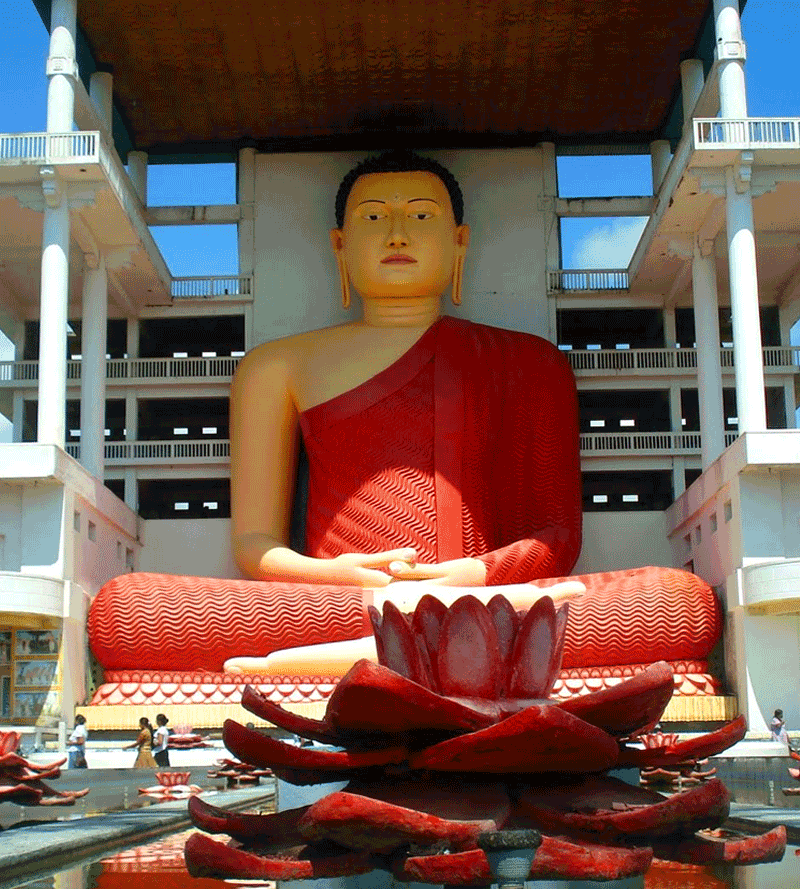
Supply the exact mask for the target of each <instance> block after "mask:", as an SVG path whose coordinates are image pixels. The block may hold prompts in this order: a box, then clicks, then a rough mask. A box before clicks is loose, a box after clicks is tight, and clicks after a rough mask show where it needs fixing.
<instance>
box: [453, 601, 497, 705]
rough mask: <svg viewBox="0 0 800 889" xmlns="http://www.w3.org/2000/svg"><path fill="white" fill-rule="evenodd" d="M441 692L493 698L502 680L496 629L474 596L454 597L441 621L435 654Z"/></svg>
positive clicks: (483, 606) (487, 613) (466, 696)
mask: <svg viewBox="0 0 800 889" xmlns="http://www.w3.org/2000/svg"><path fill="white" fill-rule="evenodd" d="M437 673H438V676H439V688H440V689H441V691H442V694H443V695H455V696H460V697H465V698H488V699H490V700H496V699H497V697H498V695H499V693H500V687H501V682H502V676H503V673H502V662H501V660H500V648H499V646H498V641H497V630H496V629H495V626H494V621H493V620H492V616H491V614H490V613H489V610H488V609H487V608H486V606H485V605H484V604H483V603H482V602H480V601H478V599H476V598H475V596H462V597H461V598H460V599H456V601H455V602H454V603H453V605H451V606H450V608H449V609H448V611H447V614H446V615H445V618H444V620H443V621H442V630H441V635H440V637H439V651H438V655H437Z"/></svg>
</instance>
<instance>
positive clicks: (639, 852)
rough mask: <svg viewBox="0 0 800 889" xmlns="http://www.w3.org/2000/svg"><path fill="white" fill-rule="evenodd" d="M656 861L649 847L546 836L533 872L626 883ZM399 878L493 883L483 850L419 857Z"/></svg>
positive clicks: (403, 866) (403, 864) (400, 869)
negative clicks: (594, 842) (622, 846)
mask: <svg viewBox="0 0 800 889" xmlns="http://www.w3.org/2000/svg"><path fill="white" fill-rule="evenodd" d="M652 860H653V850H652V849H650V848H648V847H647V846H641V847H639V848H634V849H625V848H613V847H610V846H598V845H594V844H592V843H581V844H580V845H578V844H576V843H570V842H569V841H568V840H565V839H564V838H563V837H550V836H543V837H542V844H541V846H539V848H538V849H537V851H536V857H535V858H534V859H533V863H532V864H531V870H530V875H529V876H530V879H534V880H559V879H560V880H596V881H605V880H622V879H624V878H626V877H635V876H638V875H639V874H643V873H644V872H645V871H646V870H647V869H648V868H649V867H650V863H651V861H652ZM395 876H396V877H397V878H398V879H401V880H418V881H419V882H422V883H439V884H441V883H448V884H450V885H451V886H459V885H462V886H464V885H471V884H480V885H488V884H490V883H491V882H492V879H493V877H492V872H491V869H490V867H489V862H488V861H487V859H486V853H485V852H484V851H483V850H482V849H474V850H471V851H468V852H457V853H455V854H451V855H419V856H413V857H410V858H407V859H406V860H405V861H402V860H401V861H399V862H398V864H397V866H396V867H395Z"/></svg>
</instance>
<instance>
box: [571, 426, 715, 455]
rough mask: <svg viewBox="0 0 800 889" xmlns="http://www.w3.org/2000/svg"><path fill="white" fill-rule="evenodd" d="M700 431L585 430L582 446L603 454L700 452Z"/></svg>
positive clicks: (591, 452)
mask: <svg viewBox="0 0 800 889" xmlns="http://www.w3.org/2000/svg"><path fill="white" fill-rule="evenodd" d="M700 443H701V440H700V433H699V432H586V433H581V436H580V449H581V454H583V455H585V456H597V455H601V454H645V455H653V454H664V455H670V454H698V453H700Z"/></svg>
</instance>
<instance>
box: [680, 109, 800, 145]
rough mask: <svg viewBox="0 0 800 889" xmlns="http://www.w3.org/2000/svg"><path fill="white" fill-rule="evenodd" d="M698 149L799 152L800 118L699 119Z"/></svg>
mask: <svg viewBox="0 0 800 889" xmlns="http://www.w3.org/2000/svg"><path fill="white" fill-rule="evenodd" d="M693 125H694V146H695V148H696V149H709V148H712V149H715V148H730V149H735V150H740V151H754V150H756V149H759V148H800V118H797V117H746V118H738V119H735V118H729V119H722V118H719V117H698V118H695V120H694V121H693Z"/></svg>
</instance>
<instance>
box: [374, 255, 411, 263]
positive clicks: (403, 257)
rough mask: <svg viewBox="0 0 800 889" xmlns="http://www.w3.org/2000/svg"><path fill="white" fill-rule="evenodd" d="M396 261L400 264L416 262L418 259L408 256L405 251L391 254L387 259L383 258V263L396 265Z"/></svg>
mask: <svg viewBox="0 0 800 889" xmlns="http://www.w3.org/2000/svg"><path fill="white" fill-rule="evenodd" d="M395 263H397V264H398V265H410V264H411V263H416V259H414V258H413V257H411V256H406V255H405V253H393V254H392V255H391V256H387V257H386V259H382V260H381V265H394V264H395Z"/></svg>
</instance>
